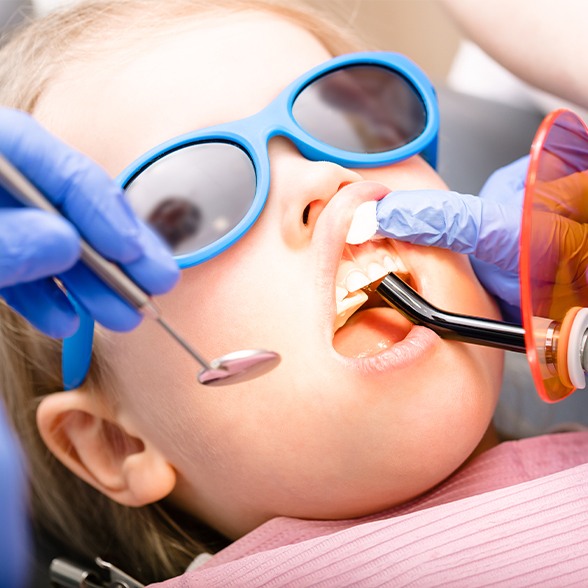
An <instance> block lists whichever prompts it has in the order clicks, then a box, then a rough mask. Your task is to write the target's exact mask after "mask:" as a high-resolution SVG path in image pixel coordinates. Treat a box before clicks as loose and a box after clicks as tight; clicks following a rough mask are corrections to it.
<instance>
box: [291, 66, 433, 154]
mask: <svg viewBox="0 0 588 588" xmlns="http://www.w3.org/2000/svg"><path fill="white" fill-rule="evenodd" d="M292 113H293V115H294V118H295V120H296V121H297V122H298V124H299V125H300V126H301V127H302V128H303V129H304V130H305V131H306V132H307V133H309V134H310V135H312V136H313V137H315V138H317V139H319V140H320V141H322V142H324V143H327V144H329V145H331V146H333V147H337V148H339V149H343V150H345V151H351V152H353V153H381V152H383V151H390V150H392V149H397V148H399V147H402V146H403V145H406V144H408V143H410V142H411V141H412V140H414V139H416V138H417V137H418V136H419V135H421V133H422V132H423V130H424V129H425V126H426V122H427V113H426V109H425V105H424V104H423V102H422V100H421V98H420V96H419V94H418V92H417V90H416V89H415V88H414V86H413V85H412V84H411V83H410V82H409V81H408V80H406V78H404V76H402V75H399V74H397V73H396V72H394V71H392V70H390V69H388V68H386V67H382V66H377V65H356V66H349V67H345V68H342V69H339V70H336V71H333V72H330V73H328V74H326V75H324V76H322V77H320V78H318V79H316V80H314V81H313V82H311V83H310V84H309V85H308V86H306V87H305V88H304V89H303V90H302V91H301V92H300V94H299V95H298V96H297V97H296V100H295V101H294V105H293V107H292Z"/></svg>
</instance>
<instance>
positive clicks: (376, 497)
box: [36, 13, 501, 536]
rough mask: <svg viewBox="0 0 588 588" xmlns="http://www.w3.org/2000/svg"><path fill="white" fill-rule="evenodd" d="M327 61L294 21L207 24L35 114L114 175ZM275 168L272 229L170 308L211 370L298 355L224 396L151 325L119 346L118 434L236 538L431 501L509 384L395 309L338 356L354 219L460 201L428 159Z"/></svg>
mask: <svg viewBox="0 0 588 588" xmlns="http://www.w3.org/2000/svg"><path fill="white" fill-rule="evenodd" d="M329 57H330V55H329V53H328V52H327V50H326V49H325V48H324V47H323V46H322V45H321V44H320V43H319V42H318V41H317V40H316V38H314V37H313V36H312V35H310V34H309V33H308V32H306V31H305V30H304V29H302V28H300V27H298V26H295V25H293V24H291V23H289V22H287V21H285V20H282V19H281V18H279V17H278V16H274V15H266V14H260V13H249V14H241V15H234V16H224V17H222V19H220V18H213V17H207V18H206V19H204V20H202V21H201V24H200V25H198V26H194V27H186V28H185V29H183V30H179V29H178V30H174V31H172V32H170V33H169V34H160V35H159V36H157V37H155V38H154V39H153V40H152V42H150V43H140V44H139V43H137V44H136V45H135V46H133V47H132V49H131V51H130V53H124V54H122V55H121V54H118V53H113V54H104V56H103V57H101V58H100V59H99V60H98V59H96V60H94V61H89V62H84V63H80V64H79V65H76V66H75V67H70V68H68V69H66V71H65V72H64V74H63V75H62V76H61V79H60V80H59V83H57V84H55V85H54V86H53V87H52V89H51V90H50V91H49V92H48V93H47V94H46V95H45V96H44V97H43V98H42V100H41V102H40V104H39V108H38V110H37V112H36V115H37V116H38V118H40V119H41V121H42V122H44V123H45V124H46V125H47V126H48V127H49V128H50V129H52V130H53V131H54V132H56V133H57V134H58V135H60V136H62V137H64V138H65V139H66V140H67V141H69V142H70V143H71V144H73V145H74V146H76V147H78V148H79V149H81V150H83V151H85V152H86V153H88V154H89V155H90V156H92V157H93V158H94V159H96V160H97V161H98V162H100V163H101V164H102V165H104V166H105V167H106V169H107V170H108V171H109V173H111V174H112V175H113V176H115V175H116V174H118V173H119V172H120V171H121V170H122V169H123V168H124V167H125V166H127V165H128V164H129V163H130V162H131V161H132V160H134V159H135V158H136V157H138V156H139V155H141V154H142V153H144V152H145V151H147V150H149V149H150V148H152V147H154V146H155V145H156V144H158V143H160V142H162V141H164V140H167V139H169V138H172V137H174V136H175V135H178V134H181V133H184V132H187V131H190V130H193V129H198V128H201V127H205V126H210V125H213V124H217V123H221V122H226V121H230V120H235V119H239V118H242V117H245V116H247V115H250V114H253V113H255V112H257V111H258V110H260V109H261V108H263V107H264V106H265V105H267V104H268V103H269V102H270V101H271V100H272V99H273V98H274V97H275V96H276V95H277V94H278V93H279V92H280V91H281V90H282V89H283V88H284V87H285V86H286V85H287V84H288V83H289V82H291V81H292V80H293V79H294V78H296V77H297V76H299V75H300V74H302V73H304V72H305V71H306V70H308V69H310V68H311V67H313V66H315V65H317V64H319V63H321V62H323V61H325V60H327V59H329ZM269 154H270V162H271V173H272V185H271V191H270V195H269V199H268V202H267V205H266V207H265V209H264V211H263V213H262V215H261V217H260V219H259V221H258V222H257V223H256V224H255V225H254V227H253V228H252V229H251V231H249V232H248V233H247V234H246V235H245V237H244V238H243V239H242V240H240V241H239V242H238V243H237V244H235V245H234V246H233V247H231V248H230V249H229V250H227V251H226V252H224V253H223V254H221V255H219V256H218V257H216V258H214V259H212V260H210V261H208V262H206V263H204V264H203V265H200V266H197V267H194V268H191V269H188V270H185V271H184V272H183V273H182V280H181V283H180V285H179V286H178V287H177V288H176V289H175V290H174V291H173V292H171V293H170V294H168V295H166V296H163V297H161V298H160V300H159V303H160V306H161V307H162V310H163V314H164V316H165V317H166V318H167V320H168V321H169V323H171V324H172V325H173V326H175V327H176V328H177V330H178V331H179V332H180V333H181V334H182V335H183V336H184V337H186V338H187V339H188V340H189V341H190V342H192V343H193V344H194V345H195V346H196V347H197V348H198V349H200V350H201V351H202V352H203V353H205V355H207V357H209V358H213V357H217V356H219V355H222V354H224V353H227V352H230V351H233V350H237V349H249V348H257V347H262V348H266V349H271V350H275V351H277V352H279V353H280V354H281V356H282V362H281V364H280V365H279V367H278V368H276V369H275V370H273V371H272V372H271V373H269V374H267V375H265V376H263V377H261V378H258V379H256V380H253V381H251V382H248V383H243V384H238V385H235V386H228V387H225V388H207V387H203V386H201V385H199V384H198V383H197V379H196V374H197V371H198V366H197V365H196V364H195V363H194V361H193V360H192V359H190V358H189V357H188V356H187V355H186V354H185V353H184V352H182V351H181V350H180V349H179V348H178V346H177V345H176V344H174V343H173V341H172V340H171V339H170V338H169V337H167V336H166V335H164V334H163V333H162V331H161V330H160V329H159V328H158V327H157V326H156V325H155V324H153V323H151V322H149V321H144V324H142V325H141V327H139V328H138V329H137V330H136V331H134V332H132V333H130V334H122V335H114V334H109V336H108V343H107V357H108V360H109V361H110V363H111V365H112V368H113V370H114V373H115V374H116V376H117V378H118V381H119V382H120V386H119V394H120V401H119V402H118V403H117V406H116V408H115V409H113V410H115V411H116V417H117V419H118V420H119V423H121V425H122V426H124V427H126V428H127V429H128V430H129V431H131V432H132V433H133V435H135V436H137V437H140V438H142V439H144V440H147V442H148V444H149V445H153V446H155V447H157V448H158V450H159V451H161V453H162V454H163V455H164V456H165V459H166V460H167V461H168V462H169V463H170V464H171V465H172V466H173V467H174V468H175V470H176V471H177V473H178V483H177V485H176V488H175V490H174V492H173V494H172V498H173V499H175V500H176V502H177V503H178V504H180V505H182V506H183V507H184V508H186V509H187V510H189V511H191V512H193V513H195V514H197V515H199V516H200V517H202V518H203V519H204V520H206V521H207V522H209V523H211V524H212V525H213V526H215V527H217V528H218V529H220V530H221V531H223V532H225V533H227V534H228V535H231V536H237V535H239V534H242V533H244V532H246V531H247V530H249V529H251V528H252V527H254V526H256V525H258V524H259V523H261V522H262V521H264V520H266V519H268V518H271V517H273V516H276V515H289V516H297V517H305V518H341V517H351V516H356V515H361V514H366V513H369V512H374V511H377V510H379V509H382V508H384V507H386V506H390V505H392V504H395V503H398V502H402V501H405V500H407V499H409V498H411V497H413V496H415V495H416V494H418V493H420V492H423V491H424V490H426V489H428V488H430V487H431V486H433V485H434V484H436V483H438V482H440V481H441V480H443V479H444V478H445V477H446V476H447V475H449V474H450V473H451V472H452V471H454V470H455V469H456V468H457V467H458V466H459V465H460V464H461V463H463V461H464V460H465V459H466V458H467V457H468V456H469V455H470V454H471V453H472V452H473V451H474V450H475V448H476V447H477V446H478V444H479V443H480V441H481V439H482V437H483V436H484V434H485V432H486V429H487V427H488V425H489V423H490V420H491V416H492V413H493V409H494V406H495V402H496V399H497V395H498V389H499V381H500V375H501V354H500V353H499V352H496V351H494V350H490V349H485V348H482V347H477V346H471V345H465V344H461V343H457V342H449V341H443V340H441V339H439V338H438V337H437V336H435V335H434V334H432V333H431V332H430V331H428V330H424V329H413V330H412V331H410V333H409V330H410V326H409V325H408V324H407V323H406V322H405V321H404V320H402V319H401V318H400V316H399V315H398V313H396V312H395V311H393V310H391V309H389V308H378V309H373V310H371V311H368V312H366V313H365V314H364V315H362V318H361V317H360V318H359V319H357V320H356V322H355V324H354V325H350V326H347V327H344V328H343V329H342V330H341V331H340V332H339V333H338V335H337V337H336V345H335V346H334V343H333V330H334V329H333V323H334V318H335V286H336V274H337V269H338V267H339V262H340V260H341V255H342V250H343V246H344V241H345V235H346V232H347V227H348V225H349V221H350V218H351V214H352V211H353V210H354V209H355V208H356V206H357V205H358V204H359V203H360V202H361V201H362V200H365V199H367V198H366V194H367V195H368V196H369V197H376V196H381V195H382V194H384V193H386V192H388V191H389V190H394V189H415V188H428V187H431V188H443V187H444V184H443V182H442V181H441V179H440V178H439V177H438V176H437V174H436V173H435V172H434V171H433V170H432V169H431V168H430V167H429V166H428V165H427V164H426V163H424V161H423V160H421V159H420V158H419V157H413V158H411V159H409V160H408V161H405V162H402V163H398V164H395V165H392V166H389V167H386V168H380V169H370V170H348V169H344V168H342V167H339V166H337V165H335V164H332V163H326V162H313V161H309V160H306V159H305V158H304V157H302V156H301V155H300V153H299V152H298V151H297V150H296V149H295V148H294V146H293V145H292V144H291V143H289V141H287V140H286V139H283V138H277V139H272V140H271V142H270V144H269ZM365 180H369V181H370V182H377V183H378V184H374V183H363V182H364V181H365ZM349 183H351V185H350V186H347V187H346V188H342V187H343V186H344V185H345V184H349ZM382 185H383V186H384V187H382ZM308 205H310V215H309V218H308V222H307V224H306V225H305V224H304V223H303V220H302V218H303V211H304V210H305V208H306V207H307V206H308ZM397 253H398V255H399V256H400V258H401V259H402V261H403V262H404V264H405V265H406V266H407V268H409V269H410V273H411V276H412V279H413V280H414V282H415V284H416V285H417V288H418V290H419V291H420V292H421V293H422V294H423V295H424V296H425V298H427V299H428V300H430V301H431V302H432V303H433V304H435V305H437V306H439V307H441V308H444V309H449V310H455V311H458V312H462V313H468V314H473V315H478V316H495V310H494V306H493V305H492V303H491V302H490V300H489V298H488V297H487V295H486V294H485V293H484V291H483V290H482V289H481V287H480V286H479V284H478V283H477V281H476V280H475V278H474V275H473V273H472V271H471V269H470V266H469V263H468V261H467V259H466V258H465V257H463V256H458V255H456V254H452V253H449V252H446V251H442V250H437V249H427V248H419V247H415V246H408V245H400V244H398V245H397ZM394 342H397V343H396V344H395V343H394ZM335 347H336V348H335ZM382 350H383V351H382ZM360 356H361V357H360ZM148 480H149V478H148V477H147V478H146V481H144V483H147V484H148V483H149V481H148Z"/></svg>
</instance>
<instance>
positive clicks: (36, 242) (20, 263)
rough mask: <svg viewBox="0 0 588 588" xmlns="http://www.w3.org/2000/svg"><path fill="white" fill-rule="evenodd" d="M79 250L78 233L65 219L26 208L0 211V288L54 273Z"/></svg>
mask: <svg viewBox="0 0 588 588" xmlns="http://www.w3.org/2000/svg"><path fill="white" fill-rule="evenodd" d="M79 254H80V244H79V236H78V234H77V232H76V231H75V229H74V228H73V226H72V225H71V224H70V223H68V222H67V221H66V220H64V219H62V218H59V217H57V216H55V215H52V214H49V213H47V212H43V211H41V210H35V209H30V208H21V209H17V210H12V209H5V210H2V211H0V288H2V287H6V286H12V285H14V284H18V283H21V282H31V281H34V280H38V279H39V278H43V277H49V276H54V275H57V274H58V273H60V272H62V271H65V270H67V269H69V268H70V267H72V266H73V264H74V263H75V262H76V260H77V259H78V258H79Z"/></svg>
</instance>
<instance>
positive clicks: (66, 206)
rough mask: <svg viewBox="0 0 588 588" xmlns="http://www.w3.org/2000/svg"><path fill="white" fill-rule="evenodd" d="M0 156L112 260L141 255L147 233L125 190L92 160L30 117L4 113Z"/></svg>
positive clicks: (0, 117)
mask: <svg viewBox="0 0 588 588" xmlns="http://www.w3.org/2000/svg"><path fill="white" fill-rule="evenodd" d="M0 129H2V132H1V133H0V153H2V154H4V156H5V157H6V158H7V159H8V160H10V161H11V163H12V164H13V165H14V166H16V168H18V169H19V170H20V171H21V172H22V173H23V174H24V175H25V176H26V177H27V178H28V179H29V180H30V181H31V182H32V183H33V184H34V185H35V186H36V187H37V188H38V189H39V190H40V191H41V192H42V193H43V194H44V195H45V196H46V197H47V198H48V199H50V200H51V201H52V203H53V204H54V205H55V206H56V207H57V208H59V209H60V210H61V211H62V212H63V214H64V215H65V216H66V217H67V218H69V219H70V220H71V221H72V223H73V224H74V225H75V226H76V227H78V229H79V231H80V233H81V234H82V235H83V236H84V238H85V239H87V240H88V241H89V242H90V243H91V244H92V246H93V247H94V248H95V249H97V250H98V251H100V253H102V254H103V255H104V256H106V257H108V258H109V259H112V260H116V261H119V262H123V263H124V262H130V261H133V260H135V259H137V258H138V257H140V255H141V253H142V238H143V228H142V226H141V225H139V224H138V223H137V220H136V218H135V215H134V214H133V212H132V210H131V208H130V206H129V205H128V203H127V202H126V200H125V198H124V195H123V192H122V190H121V189H120V188H119V187H118V186H117V184H116V183H115V182H114V181H113V180H111V179H110V178H109V177H108V175H107V174H106V173H105V172H104V171H103V170H102V169H101V168H100V167H99V166H98V165H97V164H96V163H94V162H93V161H91V160H90V159H89V158H87V157H85V156H84V155H82V154H81V153H78V152H77V151H75V150H73V149H71V148H70V147H68V146H67V145H65V144H64V143H62V142H61V141H59V140H58V139H57V138H56V137H54V136H53V135H51V134H50V133H49V132H47V131H46V130H45V129H44V128H43V127H41V126H40V125H39V124H38V123H37V122H36V121H35V120H34V119H33V118H32V117H30V116H29V115H27V114H25V113H23V112H20V111H17V110H11V109H7V108H3V109H0Z"/></svg>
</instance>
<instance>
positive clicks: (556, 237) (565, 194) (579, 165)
mask: <svg viewBox="0 0 588 588" xmlns="http://www.w3.org/2000/svg"><path fill="white" fill-rule="evenodd" d="M587 269H588V129H587V127H586V124H585V123H584V122H583V121H582V119H580V118H579V117H578V116H577V115H576V114H574V113H573V112H571V111H569V110H566V109H560V110H556V111H554V112H552V113H550V114H549V115H547V116H546V118H545V119H544V120H543V122H542V123H541V125H540V127H539V129H538V131H537V133H536V135H535V139H534V141H533V145H532V148H531V157H530V161H529V171H528V174H527V180H526V183H525V199H524V205H523V220H522V227H521V256H520V285H521V313H522V318H523V326H524V330H525V343H526V348H527V358H528V360H529V365H530V368H531V374H532V376H533V380H534V382H535V387H536V389H537V392H538V394H539V396H540V397H541V398H542V399H543V400H545V401H547V402H557V401H559V400H562V399H563V398H566V397H567V396H569V395H570V394H571V393H572V392H574V390H576V388H584V386H585V375H584V368H583V366H584V365H585V363H586V361H585V358H584V357H583V355H584V354H583V351H585V349H584V348H586V347H587V346H586V340H585V334H586V332H587V330H586V326H587V324H588V322H587V321H586V314H587V311H586V307H588V273H587Z"/></svg>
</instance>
